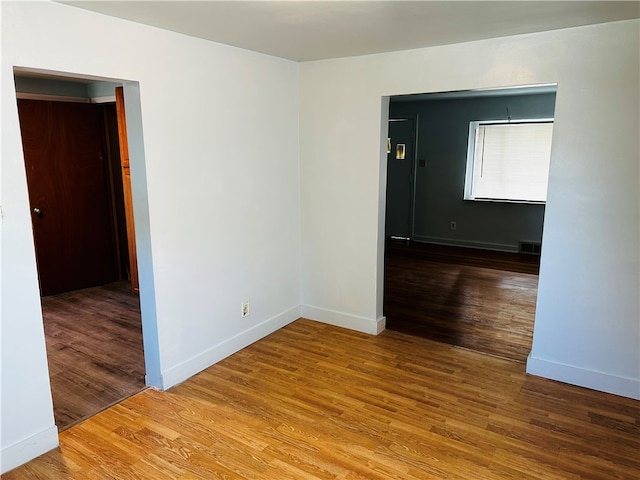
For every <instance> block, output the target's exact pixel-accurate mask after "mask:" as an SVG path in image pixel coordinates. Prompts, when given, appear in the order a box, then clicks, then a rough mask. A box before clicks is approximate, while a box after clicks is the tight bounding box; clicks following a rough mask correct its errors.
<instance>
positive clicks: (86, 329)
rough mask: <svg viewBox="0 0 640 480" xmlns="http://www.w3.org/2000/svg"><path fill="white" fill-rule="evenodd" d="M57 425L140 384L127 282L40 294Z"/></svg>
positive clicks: (140, 359)
mask: <svg viewBox="0 0 640 480" xmlns="http://www.w3.org/2000/svg"><path fill="white" fill-rule="evenodd" d="M42 312H43V318H44V329H45V339H46V344H47V358H48V362H49V377H50V379H51V392H52V396H53V407H54V416H55V419H56V425H57V426H58V429H60V430H63V429H65V428H67V427H68V426H69V425H73V424H74V423H76V422H78V421H80V420H83V419H85V418H88V417H90V416H91V415H94V414H96V413H98V412H99V411H101V410H103V409H104V408H106V407H108V406H110V405H113V404H114V403H116V402H119V401H121V400H122V399H124V398H126V397H129V396H131V395H133V394H134V393H138V392H139V391H140V390H142V389H143V388H144V386H145V384H144V375H145V366H144V355H143V350H142V324H141V318H140V304H139V299H138V297H137V296H136V295H133V294H132V293H131V286H130V284H129V283H128V282H117V283H113V284H109V285H105V286H101V287H93V288H87V289H83V290H76V291H73V292H67V293H62V294H59V295H52V296H47V297H43V298H42Z"/></svg>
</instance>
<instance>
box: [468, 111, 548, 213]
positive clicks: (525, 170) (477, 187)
mask: <svg viewBox="0 0 640 480" xmlns="http://www.w3.org/2000/svg"><path fill="white" fill-rule="evenodd" d="M552 133H553V120H548V119H545V120H518V121H515V122H514V121H512V122H509V123H507V122H471V123H470V124H469V149H468V153H467V174H466V179H465V188H464V198H465V200H496V201H506V202H523V203H544V202H545V201H546V199H547V181H548V177H549V160H550V158H551V135H552Z"/></svg>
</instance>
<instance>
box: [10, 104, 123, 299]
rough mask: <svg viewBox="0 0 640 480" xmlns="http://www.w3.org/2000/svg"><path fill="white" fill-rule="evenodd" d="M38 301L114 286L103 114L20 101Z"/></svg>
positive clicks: (86, 108) (97, 110)
mask: <svg viewBox="0 0 640 480" xmlns="http://www.w3.org/2000/svg"><path fill="white" fill-rule="evenodd" d="M18 112H19V116H20V129H21V132H22V145H23V149H24V159H25V167H26V173H27V183H28V187H29V202H30V204H31V218H32V223H33V236H34V242H35V250H36V260H37V263H38V274H39V277H40V291H41V294H42V295H51V294H54V293H60V292H65V291H70V290H77V289H80V288H86V287H90V286H95V285H102V284H106V283H109V282H112V281H115V280H116V279H117V268H116V261H115V252H114V245H113V232H112V224H111V222H112V219H111V210H110V197H109V194H110V193H109V189H108V182H107V174H106V171H105V164H104V162H103V159H102V125H101V110H100V107H99V106H98V105H93V104H88V103H67V102H50V101H40V100H18Z"/></svg>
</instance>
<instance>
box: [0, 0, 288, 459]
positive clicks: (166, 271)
mask: <svg viewBox="0 0 640 480" xmlns="http://www.w3.org/2000/svg"><path fill="white" fill-rule="evenodd" d="M0 9H1V10H0V12H1V14H0V15H1V21H2V24H1V27H2V37H1V48H2V65H1V71H0V74H1V91H0V94H1V99H2V112H1V115H2V117H1V121H2V123H1V127H2V130H1V137H0V142H1V144H2V145H1V150H0V151H1V159H0V174H1V179H2V180H1V184H0V185H1V191H0V202H1V205H2V212H3V220H2V236H1V246H2V250H1V254H2V264H1V274H2V276H1V280H2V291H1V293H2V295H1V301H2V310H1V313H2V317H1V322H2V323H1V334H2V353H1V362H2V378H1V382H2V383H1V389H2V393H1V401H2V406H1V408H2V410H1V412H0V413H1V418H2V435H1V437H2V438H1V448H2V465H1V470H2V471H6V470H8V469H10V468H12V467H14V466H16V465H18V464H19V463H21V462H23V461H26V460H28V459H30V458H32V457H33V456H35V455H37V454H40V453H42V452H44V451H46V450H48V449H49V448H52V447H53V446H55V445H56V444H57V430H56V428H55V426H54V420H53V415H52V404H51V396H50V393H49V379H48V370H47V364H46V354H45V344H44V334H43V328H42V315H41V311H40V301H39V295H38V283H37V272H36V265H35V255H34V250H33V241H32V235H31V222H30V216H29V204H28V197H27V185H26V180H25V174H24V163H23V158H22V151H21V143H20V133H19V128H18V117H17V109H16V102H15V91H14V86H13V70H12V69H13V67H14V66H20V67H28V68H35V69H44V70H50V71H59V72H69V73H73V74H86V75H91V76H95V77H101V78H105V79H114V80H124V81H130V82H125V97H126V100H127V102H128V104H127V109H128V112H129V113H128V115H129V114H130V115H131V117H130V119H129V120H130V122H129V123H130V125H129V130H130V135H131V137H130V139H129V140H130V148H131V160H132V181H133V189H134V209H135V213H136V229H137V230H138V231H139V233H140V236H139V237H138V251H139V258H140V269H141V272H140V274H141V284H140V288H141V300H142V310H143V311H142V313H143V324H144V335H145V355H146V362H147V374H148V381H149V382H150V383H152V384H154V385H156V386H159V387H165V388H166V387H168V386H171V385H173V384H175V383H178V382H180V381H182V380H184V379H186V378H188V377H189V376H190V375H192V374H193V373H195V372H197V371H198V370H200V369H202V368H204V367H206V366H208V365H210V364H211V363H214V362H215V361H217V360H219V359H220V358H222V357H224V356H226V355H228V354H230V353H233V352H234V351H236V350H238V349H239V348H242V347H243V346H245V345H246V344H248V343H250V342H252V341H254V340H256V339H258V338H261V337H262V336H264V335H265V334H267V333H270V332H271V331H273V330H275V329H277V328H279V327H281V326H283V325H285V324H287V323H289V322H290V321H292V320H295V319H296V318H298V317H299V316H300V309H299V300H300V292H299V269H300V199H299V164H298V65H297V64H296V63H294V62H289V61H285V60H281V59H277V58H274V57H269V56H265V55H260V54H256V53H252V52H247V51H243V50H240V49H236V48H232V47H227V46H223V45H217V44H213V43H211V42H206V41H203V40H198V39H194V38H190V37H186V36H182V35H178V34H174V33H170V32H166V31H162V30H160V29H155V28H151V27H146V26H142V25H138V24H134V23H130V22H125V21H122V20H118V19H115V18H109V17H105V16H101V15H98V14H94V13H90V12H86V11H83V10H80V9H76V8H73V7H68V6H65V5H60V4H55V3H48V2H47V3H32V2H20V3H10V2H2V3H0ZM136 82H137V83H136ZM141 129H142V130H143V135H144V141H142V139H141V138H140V130H141ZM243 300H249V301H250V302H251V315H250V316H249V317H246V318H244V319H242V318H240V306H241V302H242V301H243ZM156 322H157V324H156Z"/></svg>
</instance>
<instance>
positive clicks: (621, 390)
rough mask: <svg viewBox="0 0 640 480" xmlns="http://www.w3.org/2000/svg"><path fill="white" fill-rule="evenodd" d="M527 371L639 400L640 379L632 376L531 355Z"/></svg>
mask: <svg viewBox="0 0 640 480" xmlns="http://www.w3.org/2000/svg"><path fill="white" fill-rule="evenodd" d="M527 373H529V374H531V375H536V376H538V377H544V378H550V379H551V380H558V381H560V382H564V383H569V384H571V385H577V386H579V387H585V388H590V389H592V390H598V391H600V392H606V393H613V394H614V395H620V396H621V397H627V398H633V399H635V400H640V380H638V379H634V378H625V377H618V376H615V375H610V374H608V373H602V372H595V371H593V370H585V369H582V368H579V367H574V366H572V365H565V364H562V363H555V362H550V361H548V360H543V359H540V358H535V357H532V356H531V355H529V357H528V358H527Z"/></svg>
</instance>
